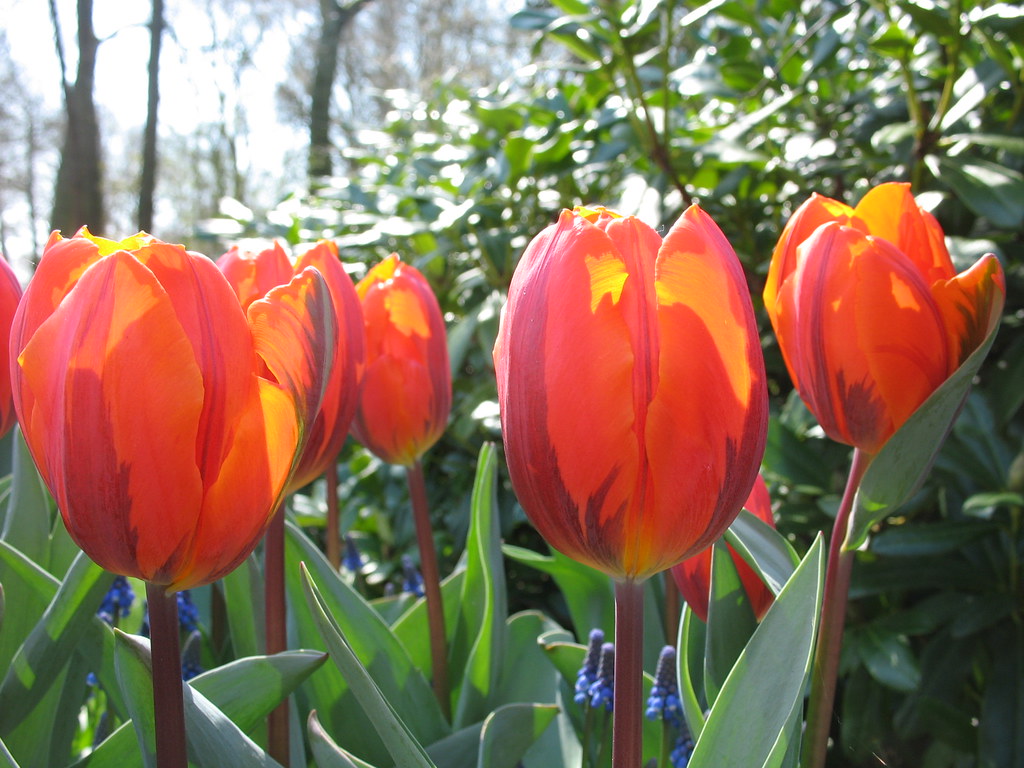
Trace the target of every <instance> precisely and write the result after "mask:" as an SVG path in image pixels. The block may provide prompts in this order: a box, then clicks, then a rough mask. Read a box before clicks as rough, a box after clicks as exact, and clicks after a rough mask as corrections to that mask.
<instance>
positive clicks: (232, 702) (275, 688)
mask: <svg viewBox="0 0 1024 768" xmlns="http://www.w3.org/2000/svg"><path fill="white" fill-rule="evenodd" d="M111 636H113V633H111ZM326 659H327V657H326V655H325V654H323V653H319V652H316V651H284V652H283V653H278V654H274V655H273V656H253V657H249V658H244V659H237V660H236V661H233V662H231V663H229V664H225V665H223V666H220V667H215V668H214V669H211V670H208V671H206V672H203V673H202V674H201V675H198V676H197V677H194V678H192V680H190V681H189V685H191V686H192V687H193V688H194V689H195V690H196V691H198V692H199V693H201V694H202V695H203V696H205V697H206V698H208V699H209V700H210V701H211V702H213V704H214V705H215V706H216V707H217V708H218V709H219V710H221V711H222V712H223V713H224V714H225V715H226V716H227V717H229V718H230V719H231V721H232V722H234V723H235V724H236V725H237V726H238V727H239V728H241V729H242V730H243V731H245V732H246V733H252V732H253V731H254V730H256V729H257V728H260V727H262V726H263V724H264V721H265V718H266V716H267V715H268V714H270V712H271V710H273V709H274V708H275V707H276V706H277V705H278V704H279V703H280V702H281V701H282V700H283V699H284V698H285V697H286V696H289V695H290V694H291V693H292V692H293V691H294V690H295V689H296V688H298V687H299V685H301V684H302V683H303V682H304V681H305V680H306V679H307V678H308V677H309V675H310V674H312V673H313V672H314V671H316V670H317V669H319V668H320V666H321V665H322V664H323V663H324V661H326ZM107 693H108V695H109V694H110V693H111V691H110V690H109V689H108V690H107ZM138 760H139V746H138V741H137V740H136V738H135V735H134V731H133V728H132V723H131V722H126V723H123V724H122V725H121V726H120V727H119V728H118V729H117V730H115V731H114V732H113V733H112V734H110V736H108V737H107V738H106V739H105V740H104V741H103V742H102V743H101V744H100V745H99V746H97V747H96V749H94V750H93V751H92V752H91V753H90V754H89V755H87V756H86V757H84V758H83V759H82V760H81V761H79V762H78V763H75V766H76V768H85V766H88V768H123V766H125V765H128V764H132V763H135V762H137V761H138Z"/></svg>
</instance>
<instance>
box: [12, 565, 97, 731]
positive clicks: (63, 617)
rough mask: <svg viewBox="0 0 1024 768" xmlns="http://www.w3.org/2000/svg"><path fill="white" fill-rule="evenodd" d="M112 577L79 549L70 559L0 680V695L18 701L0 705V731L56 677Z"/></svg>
mask: <svg viewBox="0 0 1024 768" xmlns="http://www.w3.org/2000/svg"><path fill="white" fill-rule="evenodd" d="M112 581H113V576H111V575H110V574H109V573H107V572H106V571H104V570H103V569H102V568H100V567H99V566H98V565H96V564H95V563H93V562H92V561H91V560H90V559H89V558H88V557H86V556H85V554H84V553H82V554H79V556H78V557H77V558H76V559H75V562H74V563H73V564H72V566H71V568H70V569H68V573H67V575H66V576H65V577H64V581H63V582H61V585H60V588H59V589H58V590H57V593H56V594H55V595H54V597H53V600H52V601H51V602H50V604H49V605H48V606H47V608H46V611H45V613H44V614H43V616H42V618H41V619H40V620H39V623H37V624H36V626H35V627H34V628H33V629H32V631H31V632H30V633H29V635H28V637H27V638H26V640H25V642H24V643H23V644H22V646H21V647H20V648H19V649H18V651H17V652H16V653H15V654H14V658H13V659H12V661H11V666H10V668H9V669H8V670H7V675H6V677H4V680H3V683H0V700H5V701H17V702H18V706H17V707H4V708H2V709H0V736H4V735H6V734H8V733H10V732H11V730H12V729H13V728H14V727H15V726H16V725H17V724H18V723H19V722H20V721H21V719H22V718H23V717H25V716H26V715H27V714H28V713H29V712H31V710H32V708H33V706H34V705H35V704H36V703H37V702H38V701H39V700H40V699H41V698H42V697H43V695H44V694H45V693H46V692H47V691H48V690H49V688H50V686H51V685H52V684H53V683H54V682H55V681H56V679H57V677H58V676H59V675H60V673H61V671H62V670H63V669H64V666H65V665H66V664H67V661H68V658H69V657H70V656H71V654H72V653H73V652H74V648H75V643H76V642H77V641H78V638H79V637H80V635H81V634H82V632H83V631H84V627H85V625H86V624H88V623H89V622H90V621H93V620H94V619H95V615H96V610H97V609H98V608H99V605H100V601H101V600H102V598H103V595H105V594H106V592H107V590H108V589H109V588H110V584H111V582H112Z"/></svg>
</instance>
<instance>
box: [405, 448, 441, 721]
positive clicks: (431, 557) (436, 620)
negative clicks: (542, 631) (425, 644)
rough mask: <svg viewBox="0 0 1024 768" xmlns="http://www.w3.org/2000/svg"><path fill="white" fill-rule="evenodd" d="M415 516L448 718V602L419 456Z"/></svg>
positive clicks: (437, 683) (437, 684)
mask: <svg viewBox="0 0 1024 768" xmlns="http://www.w3.org/2000/svg"><path fill="white" fill-rule="evenodd" d="M406 469H407V472H406V478H407V479H408V481H409V497H410V499H411V500H412V516H413V521H414V522H415V524H416V542H417V544H418V545H419V548H420V571H421V573H422V575H423V593H424V595H425V597H426V599H427V621H428V623H429V627H430V658H431V664H432V666H433V671H434V675H433V677H434V680H433V684H434V695H435V696H437V700H438V702H439V703H440V704H441V711H442V712H443V713H444V716H445V717H446V718H449V719H450V718H451V702H450V695H449V692H448V644H447V640H446V637H447V634H446V633H445V629H444V602H443V601H442V598H441V574H440V572H439V571H438V567H437V552H436V551H435V549H434V531H433V528H432V527H431V525H430V510H429V507H428V504H427V486H426V482H425V481H424V479H423V465H422V464H421V463H420V461H419V459H417V460H416V461H415V462H413V464H412V465H411V466H409V467H407V468H406Z"/></svg>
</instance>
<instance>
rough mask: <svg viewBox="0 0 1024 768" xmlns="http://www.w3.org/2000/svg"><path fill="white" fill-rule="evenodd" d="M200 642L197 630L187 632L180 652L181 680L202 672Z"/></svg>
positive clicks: (200, 636)
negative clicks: (183, 646) (183, 647)
mask: <svg viewBox="0 0 1024 768" xmlns="http://www.w3.org/2000/svg"><path fill="white" fill-rule="evenodd" d="M178 594H179V595H180V594H181V593H180V592H179V593H178ZM201 641H202V635H200V634H199V630H198V629H193V630H192V631H191V632H189V635H188V639H187V640H185V649H184V650H183V651H182V652H181V679H182V680H191V679H192V678H193V677H195V676H196V675H198V674H199V673H200V672H202V671H203V667H202V665H201V664H200V663H199V652H200V647H199V645H200V643H201Z"/></svg>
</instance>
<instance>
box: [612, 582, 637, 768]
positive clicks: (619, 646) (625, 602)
mask: <svg viewBox="0 0 1024 768" xmlns="http://www.w3.org/2000/svg"><path fill="white" fill-rule="evenodd" d="M643 646H644V585H643V582H636V581H617V582H615V695H614V699H613V701H614V707H613V709H614V712H615V717H614V718H613V720H612V766H613V768H640V761H641V758H642V752H643V731H642V725H643V720H642V717H643V701H642V699H643V688H642V681H643V651H644V647H643Z"/></svg>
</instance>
